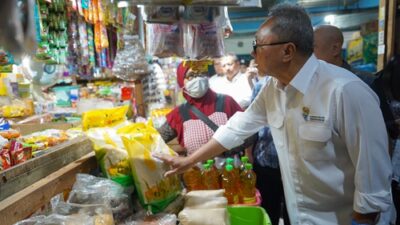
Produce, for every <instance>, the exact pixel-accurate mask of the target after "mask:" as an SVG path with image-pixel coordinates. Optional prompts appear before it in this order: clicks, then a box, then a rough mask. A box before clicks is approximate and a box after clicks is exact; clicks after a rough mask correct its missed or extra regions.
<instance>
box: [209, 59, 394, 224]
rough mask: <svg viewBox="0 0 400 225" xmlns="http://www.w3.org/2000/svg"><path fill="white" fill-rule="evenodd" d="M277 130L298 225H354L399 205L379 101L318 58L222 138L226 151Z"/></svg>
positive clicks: (274, 85)
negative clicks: (360, 217) (354, 217)
mask: <svg viewBox="0 0 400 225" xmlns="http://www.w3.org/2000/svg"><path fill="white" fill-rule="evenodd" d="M267 124H268V125H269V126H270V128H271V132H272V136H273V138H274V143H275V146H276V149H277V152H278V157H279V163H280V168H281V172H282V179H283V184H284V190H285V197H286V203H287V209H288V211H289V216H290V220H291V223H292V224H301V225H308V224H313V225H333V224H335V225H336V224H340V225H346V224H351V213H352V211H353V210H355V211H357V212H359V213H370V212H382V211H386V210H388V208H389V207H390V206H391V205H392V198H391V191H390V184H391V173H392V168H391V163H390V158H389V154H388V150H387V149H388V143H387V140H388V139H387V133H386V129H385V123H384V121H383V118H382V113H381V111H380V109H379V100H378V98H377V96H376V95H375V93H374V92H373V91H372V90H371V89H370V88H369V87H368V86H367V85H366V84H365V83H364V82H362V81H361V80H359V79H358V78H357V77H356V76H355V75H354V74H352V73H351V72H349V71H347V70H345V69H342V68H340V67H337V66H334V65H331V64H328V63H325V62H323V61H320V60H317V59H316V58H315V56H314V55H312V56H311V57H310V58H309V59H308V61H307V62H306V63H305V65H304V66H303V67H302V69H301V70H300V71H299V72H298V73H297V75H296V76H295V77H294V78H293V79H292V81H291V82H290V83H289V85H287V86H286V87H283V86H282V85H281V84H280V82H279V81H278V80H276V79H275V78H273V79H270V80H269V81H268V83H267V84H266V86H265V87H264V88H263V90H262V91H261V92H260V94H259V95H258V96H257V98H256V99H255V101H254V102H253V103H252V104H251V105H250V106H249V108H248V109H247V110H246V111H245V112H238V113H236V114H235V115H234V116H233V117H232V118H231V119H230V120H229V121H228V123H227V124H226V125H224V126H222V127H221V128H220V129H218V131H217V132H216V133H215V134H214V138H215V139H216V140H217V141H218V142H219V143H220V144H222V145H223V146H224V147H225V148H228V149H231V148H233V147H235V146H237V145H240V144H241V143H243V141H242V140H244V139H245V138H246V137H248V136H250V135H251V134H253V133H256V132H257V131H258V130H260V128H261V127H263V126H265V125H267Z"/></svg>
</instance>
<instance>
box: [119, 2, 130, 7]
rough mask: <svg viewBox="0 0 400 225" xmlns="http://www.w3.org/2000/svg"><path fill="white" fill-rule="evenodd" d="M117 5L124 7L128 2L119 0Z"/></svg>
mask: <svg viewBox="0 0 400 225" xmlns="http://www.w3.org/2000/svg"><path fill="white" fill-rule="evenodd" d="M117 6H118V8H125V7H128V6H129V3H128V2H127V1H119V2H118V5H117Z"/></svg>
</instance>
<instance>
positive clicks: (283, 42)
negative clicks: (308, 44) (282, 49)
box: [253, 40, 290, 53]
mask: <svg viewBox="0 0 400 225" xmlns="http://www.w3.org/2000/svg"><path fill="white" fill-rule="evenodd" d="M287 43H290V41H281V42H276V43H270V44H257V41H256V40H254V41H253V52H254V53H256V51H257V47H262V46H272V45H283V44H287Z"/></svg>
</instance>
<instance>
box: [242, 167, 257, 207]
mask: <svg viewBox="0 0 400 225" xmlns="http://www.w3.org/2000/svg"><path fill="white" fill-rule="evenodd" d="M240 184H241V197H242V203H244V204H249V203H255V202H256V174H255V173H254V171H253V166H252V165H251V164H250V163H246V165H245V169H244V170H243V171H242V172H241V174H240Z"/></svg>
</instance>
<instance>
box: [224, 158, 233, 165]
mask: <svg viewBox="0 0 400 225" xmlns="http://www.w3.org/2000/svg"><path fill="white" fill-rule="evenodd" d="M225 162H226V164H233V159H232V158H226V160H225Z"/></svg>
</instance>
